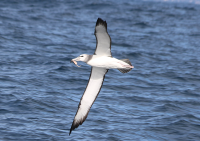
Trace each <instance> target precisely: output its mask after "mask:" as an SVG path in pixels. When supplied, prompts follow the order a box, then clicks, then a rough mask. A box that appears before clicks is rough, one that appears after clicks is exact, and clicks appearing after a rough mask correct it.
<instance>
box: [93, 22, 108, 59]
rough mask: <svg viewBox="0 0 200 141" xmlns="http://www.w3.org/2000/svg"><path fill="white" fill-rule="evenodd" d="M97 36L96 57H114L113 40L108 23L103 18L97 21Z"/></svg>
mask: <svg viewBox="0 0 200 141" xmlns="http://www.w3.org/2000/svg"><path fill="white" fill-rule="evenodd" d="M94 34H95V36H96V40H97V41H96V42H97V44H96V50H95V53H94V54H96V55H102V56H112V55H111V38H110V36H109V34H108V32H107V23H106V21H103V20H102V19H101V18H98V19H97V22H96V27H95V33H94Z"/></svg>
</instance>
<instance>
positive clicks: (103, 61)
mask: <svg viewBox="0 0 200 141" xmlns="http://www.w3.org/2000/svg"><path fill="white" fill-rule="evenodd" d="M87 64H88V65H90V66H93V67H101V68H106V69H112V68H113V69H114V68H115V69H120V68H126V67H124V65H128V64H127V63H125V62H123V61H121V60H118V59H116V58H112V57H106V56H102V57H94V58H92V59H91V60H90V61H88V62H87Z"/></svg>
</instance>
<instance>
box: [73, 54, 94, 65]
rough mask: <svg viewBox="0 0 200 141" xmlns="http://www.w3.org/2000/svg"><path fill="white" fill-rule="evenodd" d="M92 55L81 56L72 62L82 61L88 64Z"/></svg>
mask: <svg viewBox="0 0 200 141" xmlns="http://www.w3.org/2000/svg"><path fill="white" fill-rule="evenodd" d="M91 57H92V55H87V54H81V55H80V56H78V57H77V58H74V59H72V61H82V62H85V63H87V62H88V61H89V60H90V59H91Z"/></svg>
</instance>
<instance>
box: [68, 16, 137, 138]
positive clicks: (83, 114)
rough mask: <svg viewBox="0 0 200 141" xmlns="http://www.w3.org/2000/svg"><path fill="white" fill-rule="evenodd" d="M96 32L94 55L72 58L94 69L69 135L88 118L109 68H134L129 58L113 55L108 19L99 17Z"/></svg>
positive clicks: (124, 71) (125, 69) (75, 62)
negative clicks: (117, 57) (114, 56)
mask: <svg viewBox="0 0 200 141" xmlns="http://www.w3.org/2000/svg"><path fill="white" fill-rule="evenodd" d="M94 34H95V36H96V40H97V41H96V42H97V44H96V50H95V53H94V55H87V54H82V55H80V56H78V57H77V58H75V59H72V60H71V62H74V64H75V65H77V61H82V62H85V63H86V64H88V65H90V66H92V69H91V74H90V79H89V81H88V84H87V87H86V89H85V92H84V94H83V96H82V98H81V100H80V102H79V106H78V110H77V112H76V115H75V117H74V121H73V123H72V126H71V129H70V132H69V135H70V134H71V132H72V130H74V129H75V128H77V127H78V126H79V125H82V123H83V122H84V121H85V119H86V118H87V115H88V113H89V111H90V108H91V107H92V104H93V103H94V101H95V99H96V98H97V96H98V94H99V92H100V90H101V87H102V84H103V80H104V77H105V74H106V73H107V72H108V69H113V68H114V69H118V70H119V71H120V72H122V73H127V72H129V71H130V70H131V69H132V68H133V66H132V65H131V62H130V61H129V59H122V60H118V59H116V58H113V57H112V55H111V38H110V36H109V34H108V32H107V23H106V21H103V20H102V19H101V18H98V19H97V22H96V27H95V33H94ZM77 66H78V65H77ZM78 67H80V66H78Z"/></svg>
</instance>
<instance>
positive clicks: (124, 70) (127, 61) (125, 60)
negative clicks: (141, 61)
mask: <svg viewBox="0 0 200 141" xmlns="http://www.w3.org/2000/svg"><path fill="white" fill-rule="evenodd" d="M121 61H123V62H125V63H127V64H129V65H130V66H132V64H131V62H130V61H129V59H122V60H121ZM118 70H119V71H120V72H121V73H127V72H129V71H130V70H132V68H127V69H118Z"/></svg>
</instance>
